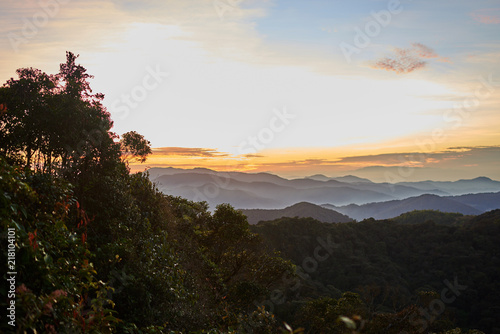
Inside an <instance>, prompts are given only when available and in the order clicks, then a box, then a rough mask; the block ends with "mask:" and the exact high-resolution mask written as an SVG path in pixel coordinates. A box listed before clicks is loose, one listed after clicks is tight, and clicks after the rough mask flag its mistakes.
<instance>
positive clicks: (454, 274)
mask: <svg viewBox="0 0 500 334" xmlns="http://www.w3.org/2000/svg"><path fill="white" fill-rule="evenodd" d="M399 219H400V218H397V219H395V220H392V221H391V220H366V221H363V222H359V223H345V224H326V223H321V222H319V221H317V220H314V219H311V218H282V219H277V220H274V221H268V222H260V223H259V224H257V225H255V226H252V230H253V231H255V232H257V233H258V234H260V235H261V237H262V238H263V239H264V240H265V242H266V244H267V247H268V248H269V249H270V250H277V251H280V252H281V254H282V256H283V257H285V258H288V259H290V260H292V262H293V263H295V264H296V265H297V266H298V267H299V268H300V269H301V270H302V274H301V277H302V280H301V281H300V283H301V284H300V286H299V289H297V290H295V291H294V293H296V294H299V295H300V294H303V293H306V294H307V295H308V296H329V297H331V298H338V296H339V295H340V294H341V293H343V292H344V291H354V292H357V293H359V294H360V296H361V297H362V298H363V300H365V302H367V305H371V308H372V310H387V309H397V310H403V309H405V310H411V308H408V305H411V304H412V303H415V302H416V301H418V300H420V301H421V302H422V304H421V306H420V307H421V308H424V309H427V308H428V307H429V302H430V301H431V300H433V299H434V298H438V300H439V298H440V297H439V296H440V295H439V293H440V292H441V291H443V289H444V288H445V287H446V286H449V284H450V283H447V282H455V283H454V284H455V286H460V289H461V290H460V294H459V295H458V294H457V297H456V298H453V300H452V301H450V302H447V305H446V312H445V313H443V314H441V313H440V317H439V318H438V319H437V320H436V322H429V323H427V325H429V326H436V327H437V328H436V327H435V328H434V330H435V331H436V332H437V331H438V328H439V326H441V325H443V323H440V321H443V322H446V321H449V320H446V319H455V321H457V323H458V325H460V326H463V327H468V328H479V329H481V330H483V331H484V332H485V333H498V331H499V328H498V327H497V325H496V324H497V320H498V309H500V304H499V301H500V292H499V291H500V283H499V282H500V280H499V278H500V259H499V258H498V256H497V255H498V254H500V243H498V235H499V234H500V210H496V211H491V212H488V213H485V214H482V215H480V216H476V217H468V218H467V219H464V220H463V222H462V223H461V224H460V225H458V226H457V225H447V224H440V223H439V222H437V223H433V222H423V221H422V222H420V223H417V222H413V223H412V224H406V223H405V224H398V223H397V221H398V220H399ZM406 219H407V217H406V218H403V220H406ZM421 291H426V293H424V294H422V293H421ZM294 293H292V292H290V293H289V295H288V299H287V301H288V302H289V303H288V304H287V305H284V306H283V307H284V308H286V309H289V308H290V307H291V305H293V304H294V297H293V295H294ZM418 295H420V296H424V295H427V296H437V297H431V298H430V299H427V304H426V303H425V302H424V301H423V300H421V299H420V298H418V297H417V296H418ZM424 300H425V299H424ZM450 300H451V299H450ZM448 304H449V305H448ZM401 312H403V311H401ZM408 312H409V313H408V315H410V314H411V312H412V311H408ZM426 328H427V327H426ZM428 329H429V330H430V329H431V328H428ZM415 332H417V331H415Z"/></svg>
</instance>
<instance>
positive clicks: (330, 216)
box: [240, 202, 352, 225]
mask: <svg viewBox="0 0 500 334" xmlns="http://www.w3.org/2000/svg"><path fill="white" fill-rule="evenodd" d="M240 211H242V212H243V214H245V215H246V216H247V219H248V223H250V224H252V225H255V224H257V223H258V222H259V221H268V220H274V219H278V218H282V217H290V218H294V217H299V218H307V217H311V218H314V219H316V220H318V221H321V222H325V223H347V222H350V221H352V218H350V217H348V216H346V215H343V214H341V213H339V212H337V211H335V210H330V209H327V208H324V207H321V206H319V205H315V204H311V203H307V202H301V203H297V204H294V205H292V206H289V207H286V208H284V209H274V210H273V209H270V210H265V209H247V210H240Z"/></svg>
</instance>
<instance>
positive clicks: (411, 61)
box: [372, 43, 450, 74]
mask: <svg viewBox="0 0 500 334" xmlns="http://www.w3.org/2000/svg"><path fill="white" fill-rule="evenodd" d="M431 58H436V60H438V61H442V62H450V59H449V58H445V57H439V55H438V54H437V53H436V52H435V51H434V50H433V49H431V48H430V47H428V46H426V45H424V44H422V43H412V44H411V47H410V48H407V49H401V48H395V49H394V54H393V55H392V56H389V57H384V58H381V59H379V60H377V61H376V62H375V64H373V65H372V67H373V68H376V69H383V70H387V71H394V72H396V73H398V74H402V73H410V72H413V71H415V70H418V69H421V68H424V67H425V66H426V65H427V60H426V59H431Z"/></svg>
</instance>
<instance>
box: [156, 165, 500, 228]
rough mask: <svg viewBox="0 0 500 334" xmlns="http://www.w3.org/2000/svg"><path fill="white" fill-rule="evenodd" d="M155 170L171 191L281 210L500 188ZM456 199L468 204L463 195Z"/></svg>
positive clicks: (484, 181) (487, 183)
mask: <svg viewBox="0 0 500 334" xmlns="http://www.w3.org/2000/svg"><path fill="white" fill-rule="evenodd" d="M149 174H150V179H151V180H152V181H153V182H155V183H157V185H158V188H159V189H160V190H161V191H162V192H164V193H165V194H170V195H174V196H182V197H185V198H187V199H189V200H193V201H206V202H208V204H209V205H210V207H212V208H215V206H216V205H218V204H222V203H229V204H231V205H233V206H234V207H236V208H242V209H281V208H284V207H288V206H291V205H293V204H296V203H300V202H309V203H313V204H317V205H322V204H325V203H326V204H330V205H333V206H335V207H342V206H348V205H350V204H356V205H358V206H361V205H364V204H370V203H374V202H387V201H394V200H403V199H407V198H411V197H418V196H421V195H425V194H430V195H438V196H441V197H446V196H457V195H465V194H475V193H484V192H500V182H498V181H494V180H491V179H489V178H486V177H479V178H475V179H472V180H459V181H455V182H438V181H423V182H400V183H396V184H390V183H375V182H372V181H370V180H368V179H363V178H359V177H357V176H353V175H347V176H344V177H336V178H330V177H327V176H324V175H313V176H311V177H306V178H298V179H285V178H282V177H280V176H278V175H274V174H270V173H244V172H217V171H214V170H210V169H206V168H195V169H178V168H172V167H169V168H151V169H149ZM455 200H456V201H457V202H460V203H462V202H461V200H460V199H455ZM464 200H465V201H468V200H467V199H465V198H464ZM466 205H468V204H466ZM471 206H472V208H473V209H477V210H479V211H484V207H485V205H483V204H481V201H478V202H476V203H474V204H473V205H471ZM489 207H491V205H489ZM339 212H340V211H339ZM471 212H472V211H471ZM344 214H346V213H344ZM348 215H349V214H348ZM349 216H351V215H349ZM351 217H352V216H351ZM353 218H355V217H353Z"/></svg>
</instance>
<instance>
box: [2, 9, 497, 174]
mask: <svg viewBox="0 0 500 334" xmlns="http://www.w3.org/2000/svg"><path fill="white" fill-rule="evenodd" d="M0 22H1V23H0V43H1V45H2V47H1V48H0V82H1V83H4V82H6V81H7V80H8V79H9V78H11V77H16V73H15V70H16V69H17V68H22V67H35V68H38V69H40V70H42V71H45V72H47V73H57V72H58V70H59V64H60V63H63V62H64V61H65V52H66V51H71V52H73V53H75V54H79V55H80V56H79V58H78V60H77V62H78V63H80V64H81V65H82V66H84V67H85V68H87V70H88V73H89V74H92V75H94V79H92V80H91V82H90V84H91V87H92V88H93V90H94V92H101V93H104V94H105V96H106V97H105V100H104V105H105V106H106V107H107V109H108V111H109V112H110V113H111V116H112V118H113V120H114V127H113V131H115V132H116V133H117V134H119V135H121V134H123V133H125V132H127V131H132V130H134V131H137V132H139V133H140V134H142V135H144V136H145V137H146V138H147V139H148V140H150V142H151V145H152V147H153V152H154V153H153V155H152V156H150V157H149V159H148V161H147V162H146V163H145V164H142V165H139V164H135V165H132V169H133V170H144V169H145V168H147V167H159V166H161V167H177V168H195V167H206V168H211V169H216V170H239V171H246V172H272V173H275V174H278V175H281V176H284V177H302V176H307V175H313V174H324V175H327V176H341V175H347V174H354V175H358V176H361V177H369V178H371V179H372V180H376V181H380V182H398V181H416V180H427V179H431V180H457V179H462V178H474V177H478V176H488V177H490V178H492V179H496V180H500V114H499V112H500V66H499V65H500V2H499V1H498V0H495V1H491V0H479V1H457V0H453V1H452V0H441V1H426V0H420V1H418V0H413V1H410V0H390V1H378V0H359V1H335V0H185V1H179V0H147V1H136V0H125V1H123V0H120V1H118V0H100V1H93V0H86V1H83V0H40V1H31V0H24V1H13V0H12V1H11V0H0Z"/></svg>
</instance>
